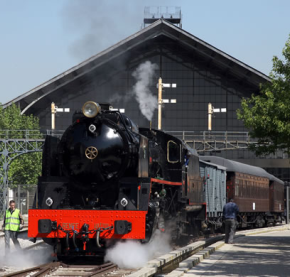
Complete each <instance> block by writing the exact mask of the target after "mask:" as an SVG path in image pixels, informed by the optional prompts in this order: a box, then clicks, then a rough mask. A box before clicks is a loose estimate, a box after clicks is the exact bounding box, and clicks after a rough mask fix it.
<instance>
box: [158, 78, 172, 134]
mask: <svg viewBox="0 0 290 277" xmlns="http://www.w3.org/2000/svg"><path fill="white" fill-rule="evenodd" d="M157 88H158V130H161V127H162V104H163V103H173V104H175V103H176V99H170V102H169V99H162V88H176V84H164V83H162V78H161V77H160V78H159V80H158V84H157Z"/></svg>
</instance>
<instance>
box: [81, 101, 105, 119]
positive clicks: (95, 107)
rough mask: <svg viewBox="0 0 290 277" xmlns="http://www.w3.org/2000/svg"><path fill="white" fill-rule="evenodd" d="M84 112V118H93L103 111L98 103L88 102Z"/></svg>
mask: <svg viewBox="0 0 290 277" xmlns="http://www.w3.org/2000/svg"><path fill="white" fill-rule="evenodd" d="M82 111H83V114H84V116H86V117H89V118H92V117H95V116H96V115H97V114H98V113H99V112H100V111H101V106H100V105H99V104H98V103H96V102H93V101H88V102H86V103H85V104H84V105H83V108H82Z"/></svg>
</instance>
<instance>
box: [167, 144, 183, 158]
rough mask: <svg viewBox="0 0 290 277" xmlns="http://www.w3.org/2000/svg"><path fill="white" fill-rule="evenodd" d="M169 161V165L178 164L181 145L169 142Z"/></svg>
mask: <svg viewBox="0 0 290 277" xmlns="http://www.w3.org/2000/svg"><path fill="white" fill-rule="evenodd" d="M167 161H168V162H169V163H178V162H179V161H180V145H179V144H177V143H176V142H174V141H173V140H169V141H168V142H167Z"/></svg>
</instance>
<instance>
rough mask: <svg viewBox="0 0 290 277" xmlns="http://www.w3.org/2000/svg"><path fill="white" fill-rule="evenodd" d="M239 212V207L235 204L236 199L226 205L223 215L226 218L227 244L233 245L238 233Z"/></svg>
mask: <svg viewBox="0 0 290 277" xmlns="http://www.w3.org/2000/svg"><path fill="white" fill-rule="evenodd" d="M238 212H239V207H238V205H237V204H236V203H234V199H230V202H228V203H227V204H225V205H224V208H223V215H224V218H225V233H226V235H225V243H229V244H233V243H234V236H235V232H236V217H237V213H238Z"/></svg>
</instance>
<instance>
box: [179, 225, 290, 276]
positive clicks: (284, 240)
mask: <svg viewBox="0 0 290 277" xmlns="http://www.w3.org/2000/svg"><path fill="white" fill-rule="evenodd" d="M183 276H184V277H195V276H217V277H221V276H250V277H254V276H265V277H266V276H267V277H272V276H273V277H274V276H275V277H276V276H283V277H286V276H290V230H284V231H273V232H269V233H261V234H256V235H251V236H243V237H239V238H236V239H235V243H234V244H225V245H223V246H222V247H221V248H220V249H219V250H218V251H216V252H215V253H214V254H212V255H211V256H210V257H209V258H207V259H204V260H203V261H202V262H201V263H199V264H198V265H196V266H195V267H193V268H192V269H190V270H189V271H187V272H184V274H183Z"/></svg>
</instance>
